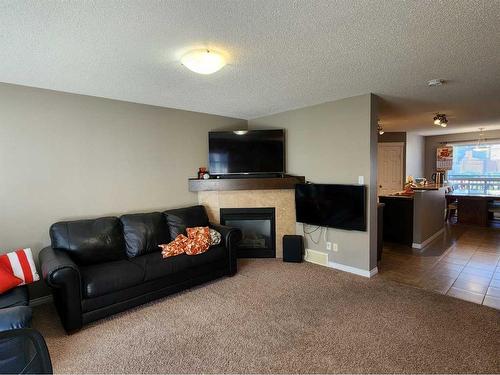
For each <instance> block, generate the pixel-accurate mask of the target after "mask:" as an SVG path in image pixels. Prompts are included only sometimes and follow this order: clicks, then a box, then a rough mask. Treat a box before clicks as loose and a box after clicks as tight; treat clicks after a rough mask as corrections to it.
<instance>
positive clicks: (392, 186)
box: [377, 142, 404, 195]
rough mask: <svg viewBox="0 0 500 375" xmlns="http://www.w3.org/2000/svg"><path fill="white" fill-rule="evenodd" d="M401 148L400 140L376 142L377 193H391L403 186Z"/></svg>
mask: <svg viewBox="0 0 500 375" xmlns="http://www.w3.org/2000/svg"><path fill="white" fill-rule="evenodd" d="M403 150H404V143H402V142H387V143H385V142H384V143H379V144H378V159H377V164H378V171H377V182H378V195H387V194H392V193H395V192H397V191H400V190H401V189H402V188H403Z"/></svg>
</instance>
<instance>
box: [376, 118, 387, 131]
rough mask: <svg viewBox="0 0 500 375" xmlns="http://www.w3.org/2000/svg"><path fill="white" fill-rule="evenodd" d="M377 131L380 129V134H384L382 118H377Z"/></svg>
mask: <svg viewBox="0 0 500 375" xmlns="http://www.w3.org/2000/svg"><path fill="white" fill-rule="evenodd" d="M377 131H378V134H380V135H382V134H384V133H385V132H384V129H383V128H382V125H380V120H377Z"/></svg>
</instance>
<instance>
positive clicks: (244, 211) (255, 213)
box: [220, 207, 276, 258]
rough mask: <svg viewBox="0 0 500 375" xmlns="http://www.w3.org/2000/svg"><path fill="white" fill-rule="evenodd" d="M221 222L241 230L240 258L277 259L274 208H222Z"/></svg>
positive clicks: (238, 247)
mask: <svg viewBox="0 0 500 375" xmlns="http://www.w3.org/2000/svg"><path fill="white" fill-rule="evenodd" d="M220 222H221V224H222V225H228V226H231V227H235V228H239V229H241V232H242V234H243V237H242V240H241V241H240V243H239V244H238V246H237V249H238V257H239V258H276V218H275V209H274V208H267V207H266V208H221V209H220Z"/></svg>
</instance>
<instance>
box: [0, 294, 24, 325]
mask: <svg viewBox="0 0 500 375" xmlns="http://www.w3.org/2000/svg"><path fill="white" fill-rule="evenodd" d="M30 327H31V307H29V294H28V288H27V287H26V285H23V286H18V287H17V288H14V289H12V290H9V291H8V292H6V293H3V294H1V295H0V332H1V331H8V330H11V329H19V328H30Z"/></svg>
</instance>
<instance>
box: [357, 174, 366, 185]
mask: <svg viewBox="0 0 500 375" xmlns="http://www.w3.org/2000/svg"><path fill="white" fill-rule="evenodd" d="M358 184H359V185H364V184H365V176H358Z"/></svg>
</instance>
